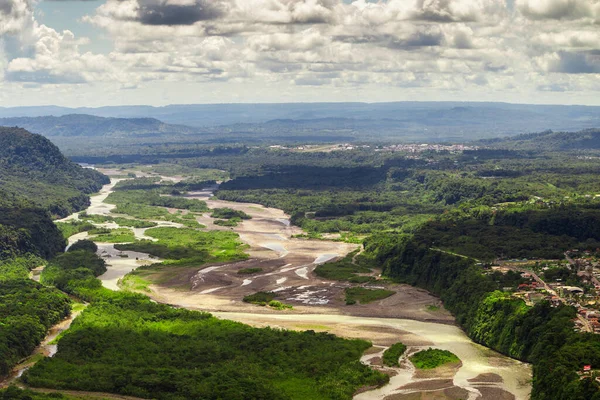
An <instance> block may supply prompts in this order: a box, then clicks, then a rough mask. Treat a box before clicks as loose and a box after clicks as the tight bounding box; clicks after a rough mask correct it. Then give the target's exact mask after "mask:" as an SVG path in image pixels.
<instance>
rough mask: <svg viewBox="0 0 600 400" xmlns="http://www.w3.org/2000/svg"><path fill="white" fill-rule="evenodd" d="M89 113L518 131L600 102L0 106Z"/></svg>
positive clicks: (585, 119) (578, 114)
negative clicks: (340, 122) (344, 122)
mask: <svg viewBox="0 0 600 400" xmlns="http://www.w3.org/2000/svg"><path fill="white" fill-rule="evenodd" d="M68 114H87V115H93V116H98V117H112V118H156V119H158V120H160V121H162V122H164V123H166V124H176V125H188V126H192V127H215V126H221V125H233V124H240V123H241V124H262V123H265V122H268V121H272V120H293V121H299V120H301V121H319V122H318V123H321V124H322V123H323V121H327V120H330V119H333V120H334V121H335V120H338V119H347V120H350V121H355V123H356V124H357V125H361V126H362V125H364V124H368V123H373V121H380V122H379V125H380V126H381V127H382V128H386V129H387V128H390V127H391V128H396V129H401V130H403V131H409V132H417V133H423V132H425V133H427V131H426V130H428V131H431V130H433V131H434V132H433V133H440V134H443V135H444V136H448V135H447V133H448V132H449V131H454V136H460V135H461V134H467V135H471V134H473V133H475V132H476V133H478V134H483V133H486V134H487V133H488V132H493V133H494V134H493V135H487V136H488V137H490V136H495V135H497V134H501V135H506V134H517V133H526V132H539V131H543V130H547V129H552V130H555V131H556V130H581V129H587V128H594V127H598V126H600V107H586V106H560V105H558V106H557V105H530V104H509V103H476V102H396V103H283V104H192V105H170V106H165V107H151V106H112V107H100V108H65V107H56V106H46V107H14V108H0V117H4V118H6V117H40V116H48V115H51V116H63V115H68Z"/></svg>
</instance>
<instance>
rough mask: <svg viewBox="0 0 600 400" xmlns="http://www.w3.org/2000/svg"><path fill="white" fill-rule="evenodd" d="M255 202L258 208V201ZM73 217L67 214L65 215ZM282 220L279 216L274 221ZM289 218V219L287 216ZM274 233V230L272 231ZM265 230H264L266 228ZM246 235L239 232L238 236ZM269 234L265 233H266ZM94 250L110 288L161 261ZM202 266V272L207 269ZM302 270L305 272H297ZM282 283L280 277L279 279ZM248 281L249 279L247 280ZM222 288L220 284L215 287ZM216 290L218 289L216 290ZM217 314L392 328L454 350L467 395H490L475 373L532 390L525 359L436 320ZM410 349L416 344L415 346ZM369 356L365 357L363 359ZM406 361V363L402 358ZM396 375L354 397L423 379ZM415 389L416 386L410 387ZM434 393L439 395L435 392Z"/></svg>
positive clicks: (365, 398)
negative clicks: (498, 350) (489, 346)
mask: <svg viewBox="0 0 600 400" xmlns="http://www.w3.org/2000/svg"><path fill="white" fill-rule="evenodd" d="M115 183H116V181H115V180H113V181H112V183H111V184H110V185H106V186H105V187H104V188H103V189H102V191H101V192H100V193H99V194H98V195H96V196H93V197H92V201H91V203H92V205H91V206H90V208H88V210H87V212H88V213H89V214H108V213H110V210H111V209H112V208H113V206H112V205H107V204H105V203H103V201H104V199H106V197H107V196H108V194H110V192H111V190H112V187H113V186H114V184H115ZM214 189H215V188H214V187H211V188H209V189H207V190H205V191H202V192H201V193H202V194H203V195H206V196H210V195H211V194H212V191H213V190H214ZM257 207H260V206H258V205H257ZM73 218H76V216H74V215H73V216H69V217H67V218H65V220H68V219H73ZM278 222H279V223H282V221H278ZM288 222H289V221H288ZM144 231H145V230H136V231H135V233H136V237H138V238H147V237H145V235H144ZM273 234H277V232H274V233H273ZM267 235H268V233H267ZM86 236H87V233H83V234H79V235H76V236H75V237H72V238H71V240H70V241H69V242H70V243H73V242H74V241H76V240H78V239H83V238H85V237H86ZM241 238H242V240H243V239H244V237H243V235H242V236H241ZM267 239H268V238H267ZM98 246H99V250H98V253H99V254H100V255H101V256H102V257H104V259H105V260H106V262H107V264H108V265H107V266H108V271H107V272H106V273H105V274H104V275H102V276H100V277H99V279H100V280H101V281H102V283H103V285H104V286H105V287H107V288H109V289H112V290H118V289H119V288H118V280H119V279H121V278H122V277H123V276H125V275H126V274H127V273H129V272H131V271H132V270H134V269H135V268H138V267H139V266H141V265H145V264H148V263H152V262H157V261H159V260H157V259H153V258H151V257H150V256H149V255H147V254H143V253H135V252H120V251H118V250H115V249H114V245H112V244H106V243H98ZM264 247H267V248H271V250H273V251H275V252H277V253H280V254H285V252H286V249H285V248H283V247H281V246H280V245H279V244H276V243H267V244H266V245H265V246H264ZM334 257H336V255H335V254H322V255H321V256H319V257H318V258H317V259H316V260H315V263H322V262H326V261H328V260H329V259H331V258H334ZM207 271H208V269H206V270H205V271H204V272H207ZM297 272H298V273H299V274H302V273H303V272H304V271H297ZM282 283H283V282H282ZM246 284H248V283H247V282H246ZM217 289H221V288H217ZM214 290H216V289H214ZM213 314H214V315H216V316H217V317H219V318H224V319H231V320H236V321H240V322H246V323H249V324H252V323H253V322H256V321H257V320H258V319H259V320H260V321H261V323H263V324H264V323H267V324H270V325H272V326H281V324H282V323H283V322H287V321H295V322H303V323H306V324H324V325H327V324H343V325H347V326H350V327H353V328H356V329H359V330H360V329H364V332H365V337H364V339H366V340H369V339H370V338H369V329H378V327H380V328H382V329H385V328H393V329H396V330H401V331H404V332H408V333H410V334H413V335H415V336H416V337H419V338H420V339H422V340H423V341H425V342H428V343H431V346H432V347H435V348H440V349H445V350H449V351H451V352H453V353H454V354H456V355H457V356H458V357H459V358H460V359H461V361H462V366H461V367H460V368H459V369H458V371H457V372H456V374H455V375H454V377H453V381H454V385H455V386H458V387H460V388H463V389H466V390H467V391H468V399H469V400H475V399H482V398H483V399H488V398H489V399H493V397H490V396H484V397H482V395H481V392H480V391H479V389H478V387H479V388H480V387H481V386H477V384H474V383H472V382H470V381H469V380H472V379H473V378H476V377H477V376H479V375H481V374H496V375H499V376H500V377H501V378H502V382H496V383H488V384H487V385H489V386H490V387H492V386H493V387H496V388H501V389H503V390H506V391H508V392H510V393H511V394H512V395H514V397H515V398H516V399H519V400H521V399H522V400H525V399H528V398H529V393H530V391H531V384H530V380H531V368H530V366H529V365H528V364H524V363H521V362H518V361H515V360H512V359H510V358H508V357H504V356H502V355H500V354H498V353H495V352H493V351H491V350H489V349H487V348H485V347H483V346H480V345H477V344H475V343H473V342H472V341H471V340H470V339H469V338H468V337H467V336H466V335H465V334H464V332H463V331H461V330H460V329H459V328H458V327H456V326H452V325H447V324H438V323H431V322H420V321H414V320H408V319H397V318H365V317H354V316H348V315H338V314H264V313H261V314H254V313H233V312H215V313H213ZM413 350H414V349H413ZM369 358H370V357H369V356H365V357H363V361H366V360H368V359H369ZM405 364H409V363H405ZM395 373H396V375H395V376H394V377H392V378H391V380H390V384H388V385H386V386H384V387H383V388H380V389H376V390H371V391H367V392H364V393H360V394H358V395H356V396H355V399H356V400H371V399H383V398H385V397H386V396H389V395H392V394H398V393H410V391H406V390H398V388H399V387H400V386H403V385H406V384H411V383H418V382H423V381H425V380H427V379H418V378H416V377H415V376H414V375H415V374H414V370H413V369H412V368H408V367H405V368H396V369H395ZM412 391H413V392H414V390H412ZM436 398H437V397H436Z"/></svg>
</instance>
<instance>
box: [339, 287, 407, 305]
mask: <svg viewBox="0 0 600 400" xmlns="http://www.w3.org/2000/svg"><path fill="white" fill-rule="evenodd" d="M345 293H346V304H348V305H352V304H356V303H357V302H359V303H361V304H367V303H371V302H373V301H377V300H382V299H385V298H388V297H390V296H392V295H393V294H395V293H396V292H394V291H393V290H385V289H367V288H363V287H352V288H346V289H345Z"/></svg>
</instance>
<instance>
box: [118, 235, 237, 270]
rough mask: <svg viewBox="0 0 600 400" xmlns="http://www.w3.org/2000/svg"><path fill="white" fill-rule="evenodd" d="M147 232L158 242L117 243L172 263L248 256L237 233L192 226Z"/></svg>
mask: <svg viewBox="0 0 600 400" xmlns="http://www.w3.org/2000/svg"><path fill="white" fill-rule="evenodd" d="M146 235H147V236H150V237H153V238H156V239H158V240H157V241H156V242H153V241H149V240H139V241H136V242H134V243H130V244H118V245H115V248H116V249H117V250H121V251H127V250H130V251H139V252H142V253H148V254H150V255H152V256H154V257H159V258H162V259H165V260H170V262H169V263H170V264H189V263H196V264H203V263H207V262H225V261H233V260H243V259H246V258H248V255H247V254H245V253H244V249H245V247H246V246H245V245H243V244H242V243H241V242H240V240H239V236H238V234H237V233H234V232H228V231H208V232H203V231H197V230H195V229H190V228H152V229H148V230H147V231H146Z"/></svg>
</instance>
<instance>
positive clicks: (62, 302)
mask: <svg viewBox="0 0 600 400" xmlns="http://www.w3.org/2000/svg"><path fill="white" fill-rule="evenodd" d="M40 263H41V260H40V259H39V258H37V257H34V256H27V257H22V258H17V259H13V260H5V261H0V376H4V375H6V374H8V373H9V372H10V371H11V369H12V367H14V366H15V365H16V364H17V363H18V362H19V361H20V360H22V359H23V358H25V357H27V356H29V355H30V354H31V352H33V350H34V349H35V348H36V346H37V345H38V344H39V343H40V342H41V341H42V339H43V338H44V337H45V336H46V332H47V330H48V329H49V328H50V327H51V326H53V325H55V324H56V323H58V322H59V321H61V320H62V319H64V318H65V317H67V316H68V315H69V314H70V312H71V302H70V300H69V298H68V297H67V296H66V295H65V294H63V293H61V292H60V291H58V290H56V289H53V288H47V287H44V286H42V285H40V284H38V283H36V282H34V281H32V280H30V279H29V271H30V270H31V269H33V268H35V267H38V266H39V265H40Z"/></svg>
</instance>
